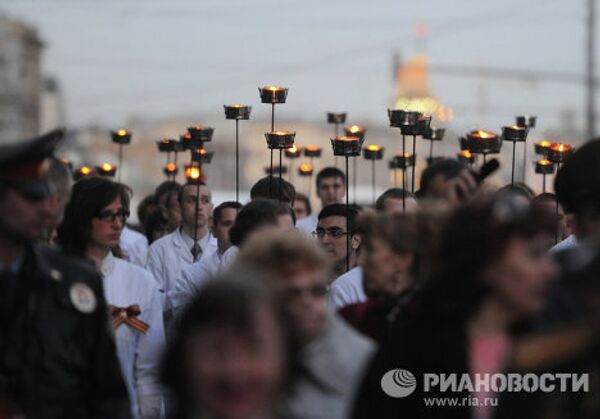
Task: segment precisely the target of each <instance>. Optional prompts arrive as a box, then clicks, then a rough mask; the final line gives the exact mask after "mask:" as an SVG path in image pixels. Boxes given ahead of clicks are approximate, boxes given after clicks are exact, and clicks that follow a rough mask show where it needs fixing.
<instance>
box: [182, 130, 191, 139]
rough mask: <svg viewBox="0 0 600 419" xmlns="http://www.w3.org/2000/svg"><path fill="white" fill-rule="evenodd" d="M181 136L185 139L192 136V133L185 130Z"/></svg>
mask: <svg viewBox="0 0 600 419" xmlns="http://www.w3.org/2000/svg"><path fill="white" fill-rule="evenodd" d="M183 138H185V139H186V140H190V139H191V138H192V134H190V133H189V132H186V133H185V134H183Z"/></svg>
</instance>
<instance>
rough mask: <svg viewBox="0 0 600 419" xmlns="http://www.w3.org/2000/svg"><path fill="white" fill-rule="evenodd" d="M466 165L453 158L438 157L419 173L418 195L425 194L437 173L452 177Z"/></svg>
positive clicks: (445, 177)
mask: <svg viewBox="0 0 600 419" xmlns="http://www.w3.org/2000/svg"><path fill="white" fill-rule="evenodd" d="M465 167H467V166H466V165H465V164H464V163H461V162H459V161H457V160H453V159H440V160H437V161H435V162H433V163H432V164H431V165H430V166H427V168H426V169H425V170H423V173H422V174H421V183H420V188H419V193H418V196H419V197H423V196H425V195H427V193H428V192H429V187H430V186H431V182H432V181H433V179H434V178H435V177H436V176H438V175H443V176H444V179H446V180H448V179H452V178H454V177H456V176H458V174H459V173H460V171H461V170H463V169H464V168H465Z"/></svg>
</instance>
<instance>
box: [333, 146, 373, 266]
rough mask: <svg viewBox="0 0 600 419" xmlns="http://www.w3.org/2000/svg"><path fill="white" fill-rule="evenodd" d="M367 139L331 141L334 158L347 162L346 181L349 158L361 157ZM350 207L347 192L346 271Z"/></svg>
mask: <svg viewBox="0 0 600 419" xmlns="http://www.w3.org/2000/svg"><path fill="white" fill-rule="evenodd" d="M364 141H365V137H362V138H361V137H354V136H344V137H335V138H332V139H331V147H332V148H333V155H334V156H343V157H344V158H345V160H346V179H348V158H349V157H356V156H359V155H360V151H361V150H362V145H363V142H364ZM349 212H350V207H349V203H348V191H346V232H347V234H346V271H349V270H350V223H349V221H348V219H349V218H350V213H349Z"/></svg>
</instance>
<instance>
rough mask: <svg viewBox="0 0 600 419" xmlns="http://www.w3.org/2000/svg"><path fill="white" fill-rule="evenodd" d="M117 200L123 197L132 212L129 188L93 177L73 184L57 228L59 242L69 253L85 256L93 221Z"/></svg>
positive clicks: (126, 206) (123, 202)
mask: <svg viewBox="0 0 600 419" xmlns="http://www.w3.org/2000/svg"><path fill="white" fill-rule="evenodd" d="M117 197H120V198H121V203H122V205H123V209H124V210H126V211H129V188H128V187H127V186H125V185H123V184H121V183H116V182H113V181H112V180H109V179H107V178H104V177H99V176H92V177H86V178H82V179H81V180H79V181H78V182H77V183H75V185H73V188H72V189H71V201H70V202H69V204H68V205H67V207H66V208H65V216H64V219H63V222H62V224H61V225H60V226H58V229H57V233H58V242H59V244H60V245H61V246H62V248H63V250H64V251H65V252H66V253H69V254H73V255H77V256H80V257H83V256H85V251H86V249H87V246H88V244H89V242H90V240H91V233H92V231H91V228H92V219H93V218H94V217H97V216H98V214H99V213H100V211H102V209H103V208H105V207H106V206H108V205H110V203H111V202H112V201H114V200H115V198H117Z"/></svg>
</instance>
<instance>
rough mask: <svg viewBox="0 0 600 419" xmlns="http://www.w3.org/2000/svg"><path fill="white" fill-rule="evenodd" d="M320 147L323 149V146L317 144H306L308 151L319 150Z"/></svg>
mask: <svg viewBox="0 0 600 419" xmlns="http://www.w3.org/2000/svg"><path fill="white" fill-rule="evenodd" d="M320 149H321V147H319V146H316V145H307V146H306V150H307V151H319V150H320Z"/></svg>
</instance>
